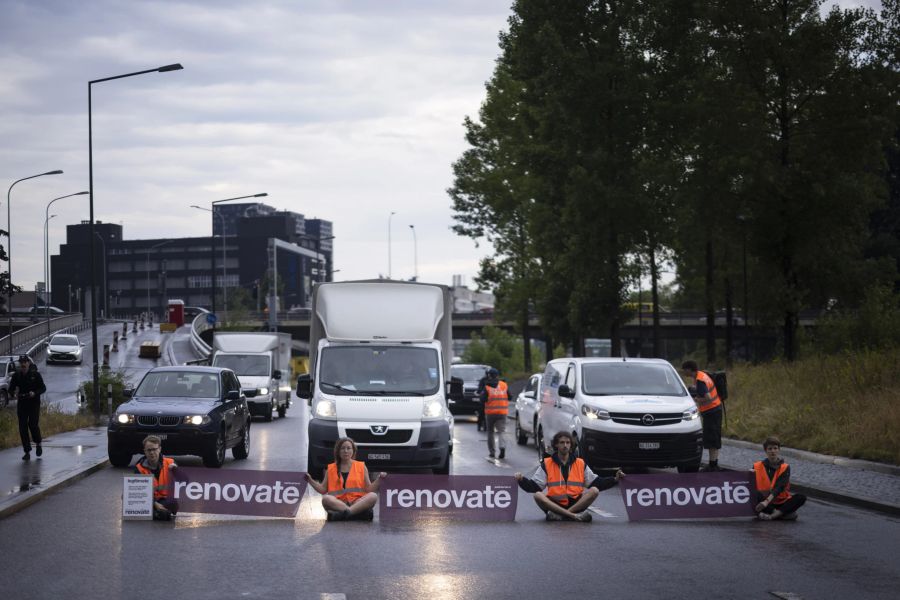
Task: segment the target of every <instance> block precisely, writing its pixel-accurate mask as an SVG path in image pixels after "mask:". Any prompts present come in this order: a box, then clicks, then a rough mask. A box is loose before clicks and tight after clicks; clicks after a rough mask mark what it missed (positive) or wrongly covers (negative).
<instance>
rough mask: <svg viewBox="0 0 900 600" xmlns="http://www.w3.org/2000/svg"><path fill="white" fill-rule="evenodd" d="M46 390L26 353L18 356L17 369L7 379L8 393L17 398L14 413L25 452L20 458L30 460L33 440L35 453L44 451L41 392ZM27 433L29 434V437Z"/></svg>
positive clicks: (42, 379) (38, 453) (42, 380)
mask: <svg viewBox="0 0 900 600" xmlns="http://www.w3.org/2000/svg"><path fill="white" fill-rule="evenodd" d="M46 391H47V386H46V385H44V378H43V377H41V374H40V373H39V372H38V370H37V366H36V365H35V364H34V363H33V362H31V358H29V356H28V355H27V354H23V355H21V356H20V357H19V369H18V370H17V371H16V372H15V373H13V375H12V377H10V379H9V395H10V397H16V398H18V401H17V402H16V415H17V416H18V417H19V437H21V438H22V449H23V450H24V451H25V454H24V455H23V456H22V460H31V442H32V441H34V445H35V447H36V448H35V454H37V455H38V456H40V455H42V454H43V453H44V449H43V448H42V447H41V441H42V438H41V427H40V425H39V423H38V421H39V420H40V418H41V394H43V393H44V392H46ZM29 433H30V434H31V435H30V437H29Z"/></svg>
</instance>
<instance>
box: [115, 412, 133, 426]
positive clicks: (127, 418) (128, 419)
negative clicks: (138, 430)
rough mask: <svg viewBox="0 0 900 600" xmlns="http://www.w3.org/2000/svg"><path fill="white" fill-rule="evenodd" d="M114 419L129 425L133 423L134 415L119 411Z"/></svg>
mask: <svg viewBox="0 0 900 600" xmlns="http://www.w3.org/2000/svg"><path fill="white" fill-rule="evenodd" d="M116 421H118V422H119V423H121V424H122V425H131V424H132V423H134V415H129V414H126V413H119V414H118V415H117V416H116Z"/></svg>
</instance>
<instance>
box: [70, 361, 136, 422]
mask: <svg viewBox="0 0 900 600" xmlns="http://www.w3.org/2000/svg"><path fill="white" fill-rule="evenodd" d="M99 379H100V411H101V412H104V413H105V412H106V407H107V393H108V389H109V388H108V386H109V385H110V384H111V385H112V398H113V412H115V410H116V408H118V406H119V405H120V404H122V403H123V402H126V401H128V398H126V397H125V396H124V394H123V393H122V390H124V389H125V388H126V387H130V386H131V382H130V381H129V380H128V378H127V377H126V375H125V373H123V372H121V371H111V370H110V371H107V370H103V369H101V370H100V378H99ZM78 392H79V393H80V394H83V395H84V398H85V399H86V401H85V403H84V406H83V407H82V409H81V410H82V411H83V412H88V413H89V412H92V411H93V410H94V407H93V404H92V403H93V398H94V395H93V394H94V382H93V380H91V379H88V380H87V381H84V382H82V383H81V385H80V386H78Z"/></svg>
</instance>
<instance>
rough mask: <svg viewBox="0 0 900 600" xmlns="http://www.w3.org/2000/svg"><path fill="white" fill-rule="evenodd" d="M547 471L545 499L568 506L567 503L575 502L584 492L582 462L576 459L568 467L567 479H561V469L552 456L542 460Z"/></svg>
mask: <svg viewBox="0 0 900 600" xmlns="http://www.w3.org/2000/svg"><path fill="white" fill-rule="evenodd" d="M544 468H545V469H546V470H547V497H548V498H550V499H551V500H553V501H554V502H556V503H557V504H559V505H560V506H568V505H569V501H570V500H571V501H573V502H575V501H577V500H578V499H579V498H580V497H581V494H582V492H584V487H585V482H584V460H583V459H581V458H576V459H575V461H574V462H573V463H572V464H571V465H570V466H569V478H568V479H563V475H562V469H561V468H560V466H559V465H558V464H556V462H555V461H554V460H553V457H552V456H548V457H547V458H545V459H544Z"/></svg>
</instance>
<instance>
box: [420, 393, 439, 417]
mask: <svg viewBox="0 0 900 600" xmlns="http://www.w3.org/2000/svg"><path fill="white" fill-rule="evenodd" d="M443 415H444V403H443V402H441V399H440V398H430V399H428V400H426V401H425V406H424V408H423V409H422V418H424V419H437V418H440V417H442V416H443Z"/></svg>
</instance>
